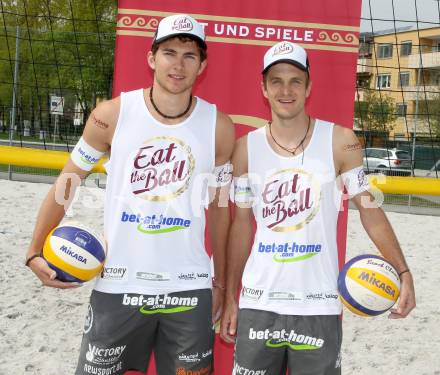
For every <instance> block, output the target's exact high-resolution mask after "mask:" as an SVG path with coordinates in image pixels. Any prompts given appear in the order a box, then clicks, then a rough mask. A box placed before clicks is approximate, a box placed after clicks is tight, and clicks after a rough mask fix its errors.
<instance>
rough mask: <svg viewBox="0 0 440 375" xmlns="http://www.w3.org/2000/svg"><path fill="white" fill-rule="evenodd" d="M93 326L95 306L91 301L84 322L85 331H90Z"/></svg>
mask: <svg viewBox="0 0 440 375" xmlns="http://www.w3.org/2000/svg"><path fill="white" fill-rule="evenodd" d="M92 326H93V308H92V305H91V304H90V303H89V304H88V306H87V315H86V321H85V323H84V328H83V332H84V333H89V332H90V330H91V329H92Z"/></svg>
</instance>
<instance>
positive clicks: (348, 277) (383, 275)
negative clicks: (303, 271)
mask: <svg viewBox="0 0 440 375" xmlns="http://www.w3.org/2000/svg"><path fill="white" fill-rule="evenodd" d="M338 289H339V295H340V297H341V301H342V302H343V304H344V305H345V306H346V307H347V308H348V309H349V310H350V311H351V312H353V313H355V314H357V315H361V316H376V315H380V314H383V313H384V312H386V311H388V310H389V309H390V308H391V307H393V305H394V304H395V303H396V301H397V299H398V297H399V293H400V278H399V275H398V274H397V271H396V270H395V268H394V267H393V266H392V265H391V264H390V263H388V262H387V261H386V260H385V259H384V258H382V257H379V256H376V255H369V254H367V255H359V256H356V257H354V258H353V259H351V260H350V261H348V262H347V263H346V264H345V265H344V267H343V268H342V270H341V271H340V272H339V277H338Z"/></svg>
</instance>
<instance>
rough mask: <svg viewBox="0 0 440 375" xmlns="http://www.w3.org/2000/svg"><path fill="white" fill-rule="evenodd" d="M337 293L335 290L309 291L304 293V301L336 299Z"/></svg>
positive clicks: (337, 297)
mask: <svg viewBox="0 0 440 375" xmlns="http://www.w3.org/2000/svg"><path fill="white" fill-rule="evenodd" d="M337 299H339V295H338V293H336V292H316V293H313V292H309V293H306V301H315V302H316V301H327V300H337Z"/></svg>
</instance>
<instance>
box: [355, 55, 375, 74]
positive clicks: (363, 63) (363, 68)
mask: <svg viewBox="0 0 440 375" xmlns="http://www.w3.org/2000/svg"><path fill="white" fill-rule="evenodd" d="M372 72H373V64H372V62H371V59H368V58H365V57H363V58H360V59H358V60H357V69H356V73H368V74H371V73H372Z"/></svg>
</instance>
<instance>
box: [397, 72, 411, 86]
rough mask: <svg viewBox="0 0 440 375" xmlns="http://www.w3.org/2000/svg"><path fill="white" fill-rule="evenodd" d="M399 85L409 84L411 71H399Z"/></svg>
mask: <svg viewBox="0 0 440 375" xmlns="http://www.w3.org/2000/svg"><path fill="white" fill-rule="evenodd" d="M399 86H400V87H407V86H409V72H400V73H399Z"/></svg>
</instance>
